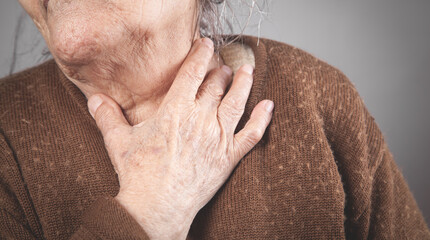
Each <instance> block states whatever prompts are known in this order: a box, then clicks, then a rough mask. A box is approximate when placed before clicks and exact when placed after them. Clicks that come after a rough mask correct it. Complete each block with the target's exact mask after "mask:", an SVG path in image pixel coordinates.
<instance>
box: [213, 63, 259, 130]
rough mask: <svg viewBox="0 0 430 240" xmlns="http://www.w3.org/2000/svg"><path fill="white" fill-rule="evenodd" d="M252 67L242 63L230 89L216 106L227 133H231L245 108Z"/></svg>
mask: <svg viewBox="0 0 430 240" xmlns="http://www.w3.org/2000/svg"><path fill="white" fill-rule="evenodd" d="M252 72H253V67H252V66H251V65H249V64H245V65H243V66H242V67H241V68H240V69H239V71H238V72H237V73H236V75H235V77H234V79H233V83H232V85H231V87H230V90H229V91H228V93H227V94H226V95H225V97H224V98H223V100H222V101H221V104H220V106H219V108H218V117H219V119H220V121H221V124H222V125H223V126H224V127H225V128H226V131H227V133H229V134H233V133H234V130H235V129H236V126H237V124H238V123H239V120H240V118H241V117H242V115H243V111H244V110H245V105H246V102H247V101H248V96H249V93H250V91H251V87H252V81H253V79H252Z"/></svg>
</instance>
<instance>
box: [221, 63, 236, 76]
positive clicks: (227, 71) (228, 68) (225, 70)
mask: <svg viewBox="0 0 430 240" xmlns="http://www.w3.org/2000/svg"><path fill="white" fill-rule="evenodd" d="M221 70H223V71H224V72H225V73H227V75H229V76H230V75H231V74H232V73H233V71H232V70H231V68H230V67H229V66H227V65H224V66H222V67H221Z"/></svg>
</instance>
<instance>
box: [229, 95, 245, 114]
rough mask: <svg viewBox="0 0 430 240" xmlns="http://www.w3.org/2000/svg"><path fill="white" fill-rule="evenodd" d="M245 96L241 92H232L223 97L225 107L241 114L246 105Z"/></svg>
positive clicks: (233, 112)
mask: <svg viewBox="0 0 430 240" xmlns="http://www.w3.org/2000/svg"><path fill="white" fill-rule="evenodd" d="M246 101H247V99H246V97H245V96H242V95H241V94H234V95H231V96H229V97H227V98H226V99H225V104H226V105H227V109H228V111H229V112H231V113H232V114H240V115H242V114H243V111H244V109H245V105H246Z"/></svg>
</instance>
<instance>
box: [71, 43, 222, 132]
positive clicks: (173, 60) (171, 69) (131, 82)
mask: <svg viewBox="0 0 430 240" xmlns="http://www.w3.org/2000/svg"><path fill="white" fill-rule="evenodd" d="M190 48H191V44H190V45H189V46H188V47H187V48H186V50H185V51H178V50H173V52H169V51H168V50H167V51H165V53H164V54H165V55H164V56H162V57H160V56H159V55H158V54H157V55H158V56H157V58H156V57H155V56H151V54H147V55H144V56H145V57H144V58H141V59H139V61H130V62H134V63H138V64H124V65H122V64H111V63H112V60H109V61H107V62H106V63H103V61H100V60H98V61H93V62H91V63H89V64H86V65H85V66H81V67H79V71H76V72H79V74H73V75H74V77H69V79H70V80H71V81H72V82H73V83H74V84H75V85H76V86H77V87H78V88H79V89H80V90H81V91H82V92H83V94H84V95H85V96H86V97H87V98H89V97H90V96H92V95H93V94H96V93H103V94H105V95H107V96H109V97H111V98H112V99H113V100H115V101H116V102H117V103H118V104H119V106H120V107H121V109H122V110H123V113H124V116H125V117H126V119H127V120H128V121H129V123H130V124H131V125H136V124H138V123H140V122H142V121H144V120H146V119H147V118H149V117H151V116H152V115H153V114H155V113H156V112H157V111H158V108H159V106H160V104H161V102H162V101H163V99H164V97H165V95H166V94H167V92H168V91H169V89H170V86H171V85H172V83H173V81H174V80H175V76H176V73H177V72H178V70H179V68H180V67H181V65H182V63H183V61H184V60H185V57H186V56H187V54H188V51H189V49H190ZM163 50H165V49H163ZM177 56H181V57H180V58H178V57H177ZM221 64H223V62H222V59H221V57H219V56H218V55H217V54H214V57H213V59H212V61H211V63H210V65H209V66H208V72H209V71H211V70H212V69H214V68H216V67H218V66H220V65H221ZM101 66H105V67H101ZM63 69H64V68H63ZM95 69H97V71H94V70H95ZM66 75H68V74H67V73H66Z"/></svg>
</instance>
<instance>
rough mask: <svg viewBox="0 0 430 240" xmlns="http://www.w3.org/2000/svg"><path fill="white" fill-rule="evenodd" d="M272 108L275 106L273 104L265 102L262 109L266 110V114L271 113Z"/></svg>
mask: <svg viewBox="0 0 430 240" xmlns="http://www.w3.org/2000/svg"><path fill="white" fill-rule="evenodd" d="M274 106H275V104H273V102H272V101H270V100H267V101H266V103H265V104H264V108H266V111H267V112H272V110H273V107H274Z"/></svg>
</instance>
